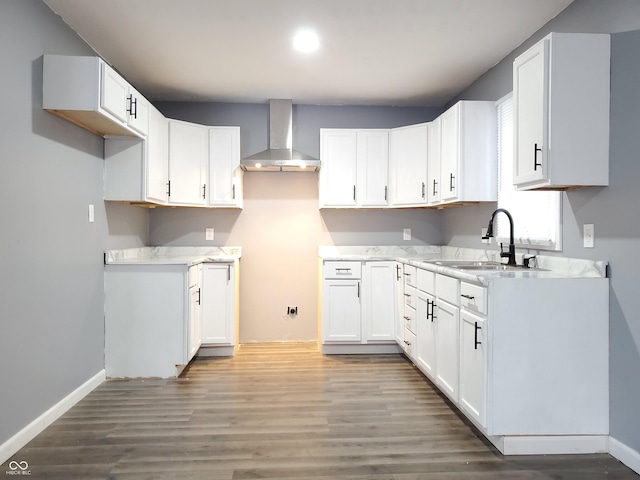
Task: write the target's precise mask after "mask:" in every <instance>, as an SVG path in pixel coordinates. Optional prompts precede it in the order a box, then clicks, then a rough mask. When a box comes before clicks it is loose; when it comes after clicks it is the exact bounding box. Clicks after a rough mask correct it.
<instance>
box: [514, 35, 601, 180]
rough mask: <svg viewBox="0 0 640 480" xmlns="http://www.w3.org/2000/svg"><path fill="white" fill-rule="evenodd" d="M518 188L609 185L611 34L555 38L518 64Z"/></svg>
mask: <svg viewBox="0 0 640 480" xmlns="http://www.w3.org/2000/svg"><path fill="white" fill-rule="evenodd" d="M513 98H514V102H513V107H514V133H515V137H514V141H515V158H514V179H513V181H514V184H515V186H516V188H517V189H519V190H534V189H539V190H568V189H572V188H578V187H586V186H606V185H608V184H609V99H610V36H609V35H606V34H576V33H551V34H550V35H548V36H547V37H545V38H544V39H543V40H541V41H540V42H538V43H537V44H536V45H534V46H533V47H531V48H530V49H529V50H527V51H526V52H525V53H523V54H521V55H520V56H519V57H518V58H516V60H515V61H514V63H513Z"/></svg>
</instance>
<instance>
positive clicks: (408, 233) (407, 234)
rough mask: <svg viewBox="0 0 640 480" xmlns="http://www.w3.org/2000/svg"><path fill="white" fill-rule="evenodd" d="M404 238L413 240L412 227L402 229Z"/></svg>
mask: <svg viewBox="0 0 640 480" xmlns="http://www.w3.org/2000/svg"><path fill="white" fill-rule="evenodd" d="M402 239H403V240H411V229H410V228H405V229H404V230H403V231H402Z"/></svg>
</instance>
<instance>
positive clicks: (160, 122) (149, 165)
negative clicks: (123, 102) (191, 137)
mask: <svg viewBox="0 0 640 480" xmlns="http://www.w3.org/2000/svg"><path fill="white" fill-rule="evenodd" d="M146 148H147V152H146V158H147V161H146V167H145V168H146V178H145V183H146V197H147V200H149V201H152V202H160V203H166V202H167V188H168V182H169V122H168V120H167V119H166V118H165V117H164V115H162V114H161V113H160V112H159V111H158V110H156V109H155V108H153V107H151V108H150V110H149V135H148V136H147V140H146Z"/></svg>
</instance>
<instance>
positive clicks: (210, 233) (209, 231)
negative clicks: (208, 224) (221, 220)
mask: <svg viewBox="0 0 640 480" xmlns="http://www.w3.org/2000/svg"><path fill="white" fill-rule="evenodd" d="M213 235H214V231H213V228H206V229H205V231H204V236H205V238H206V239H207V240H213Z"/></svg>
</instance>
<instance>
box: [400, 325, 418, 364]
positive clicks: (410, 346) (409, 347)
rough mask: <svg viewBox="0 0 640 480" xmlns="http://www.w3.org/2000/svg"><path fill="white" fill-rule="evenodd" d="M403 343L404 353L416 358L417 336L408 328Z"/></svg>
mask: <svg viewBox="0 0 640 480" xmlns="http://www.w3.org/2000/svg"><path fill="white" fill-rule="evenodd" d="M402 341H403V342H404V345H403V348H404V351H405V353H406V354H407V355H409V357H411V358H416V350H417V349H416V347H417V346H416V336H415V334H414V333H413V332H412V331H411V330H409V329H408V328H405V329H404V335H403V339H402Z"/></svg>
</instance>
